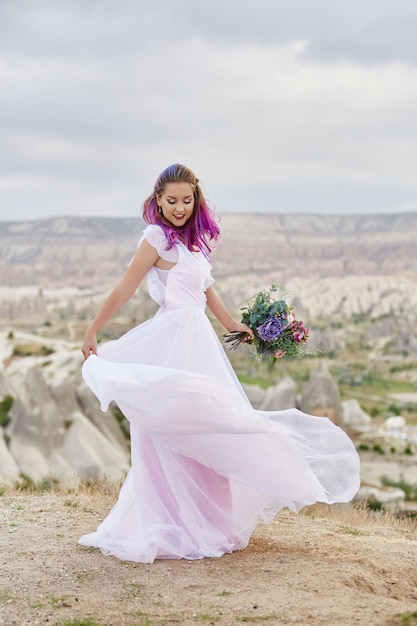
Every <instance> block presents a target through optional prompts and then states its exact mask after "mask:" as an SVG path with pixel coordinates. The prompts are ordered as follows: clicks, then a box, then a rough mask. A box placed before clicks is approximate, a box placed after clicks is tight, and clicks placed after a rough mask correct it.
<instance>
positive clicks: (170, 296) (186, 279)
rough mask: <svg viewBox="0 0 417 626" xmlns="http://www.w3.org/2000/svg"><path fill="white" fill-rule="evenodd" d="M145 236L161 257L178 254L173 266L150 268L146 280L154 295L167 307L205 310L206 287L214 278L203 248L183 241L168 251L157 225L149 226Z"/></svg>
mask: <svg viewBox="0 0 417 626" xmlns="http://www.w3.org/2000/svg"><path fill="white" fill-rule="evenodd" d="M155 229H158V232H155ZM149 233H150V236H148V234H149ZM161 234H162V236H163V239H161ZM143 237H144V238H146V240H147V241H148V242H149V243H150V244H151V245H152V246H153V247H155V248H156V249H157V251H158V254H159V255H160V256H161V257H162V258H167V256H169V259H167V260H172V259H173V258H176V264H175V265H174V266H173V267H171V269H170V270H160V269H159V268H157V267H155V266H154V267H152V268H151V269H150V270H149V272H148V274H147V282H148V289H149V295H150V296H151V298H152V299H153V300H154V301H155V302H156V303H157V304H159V305H160V306H161V307H163V308H165V309H190V308H191V309H200V310H203V311H204V309H205V306H206V296H205V291H206V289H207V288H208V287H209V286H210V285H211V284H213V282H214V279H213V278H212V276H211V265H210V262H209V260H208V259H207V257H206V256H205V255H204V254H203V253H202V252H191V251H190V250H188V248H187V247H186V246H185V245H184V244H182V243H177V244H175V246H174V247H175V250H173V249H171V250H169V251H168V252H169V253H170V254H169V255H167V254H166V252H167V251H166V249H164V248H163V245H164V246H165V247H166V239H165V235H164V234H163V231H162V229H160V228H159V227H158V226H153V225H152V226H148V227H147V228H146V229H145V231H144V235H143Z"/></svg>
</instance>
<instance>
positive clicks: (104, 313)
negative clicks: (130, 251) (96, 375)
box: [81, 239, 159, 359]
mask: <svg viewBox="0 0 417 626" xmlns="http://www.w3.org/2000/svg"><path fill="white" fill-rule="evenodd" d="M158 259H159V255H158V252H157V251H156V249H155V248H154V247H152V246H151V245H150V244H149V243H148V242H147V241H146V239H145V240H144V241H143V242H142V243H141V244H140V246H139V248H138V250H137V252H136V254H135V256H134V257H133V260H132V262H131V263H130V265H129V268H128V270H127V271H126V274H125V275H124V276H123V278H122V279H121V281H120V282H119V283H118V284H117V285H116V287H115V288H114V289H113V291H112V292H111V293H110V295H109V296H108V297H107V298H106V300H105V302H104V303H103V305H102V306H101V307H100V309H99V310H98V312H97V315H96V316H95V317H94V319H93V320H92V322H91V323H90V325H89V327H88V328H87V331H86V333H85V337H84V343H83V345H82V348H81V352H82V353H83V355H84V358H85V359H87V358H88V357H89V356H90V354H97V338H96V335H97V332H98V331H99V330H100V329H101V328H103V326H104V325H105V324H107V322H108V321H109V320H110V319H111V318H112V317H113V315H115V313H117V311H118V310H119V309H120V308H121V307H122V306H123V304H125V303H126V302H127V301H128V300H130V298H131V297H132V296H133V294H134V293H135V291H136V289H137V288H138V287H139V285H140V283H141V282H142V280H143V278H144V277H145V276H146V274H147V272H148V271H149V270H150V268H151V267H152V266H153V265H155V263H156V262H157V260H158Z"/></svg>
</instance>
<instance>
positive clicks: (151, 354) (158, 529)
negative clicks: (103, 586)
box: [80, 310, 359, 563]
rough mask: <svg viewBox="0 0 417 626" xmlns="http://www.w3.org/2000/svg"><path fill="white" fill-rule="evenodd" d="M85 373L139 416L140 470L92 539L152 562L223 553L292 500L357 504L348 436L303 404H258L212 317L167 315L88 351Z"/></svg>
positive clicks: (354, 458) (85, 540)
mask: <svg viewBox="0 0 417 626" xmlns="http://www.w3.org/2000/svg"><path fill="white" fill-rule="evenodd" d="M179 315H181V318H182V319H181V324H179V323H178V321H179V320H178V316H179ZM184 315H185V316H186V317H187V316H188V322H189V323H190V325H188V324H187V323H185V324H184ZM186 322H187V320H186ZM187 328H188V329H190V328H192V329H193V331H197V332H189V331H187ZM196 341H201V342H202V345H204V346H205V350H204V356H203V357H202V352H201V350H199V349H196ZM167 346H169V347H170V348H169V350H167ZM162 355H163V356H162ZM161 365H162V366H161ZM83 375H84V378H85V380H86V382H87V383H88V385H89V386H90V388H91V389H92V390H93V392H94V393H95V394H96V396H97V397H98V398H99V399H100V402H101V406H102V408H103V410H105V409H106V408H107V407H108V404H109V403H110V402H111V401H115V402H116V403H117V405H118V406H119V407H120V409H121V410H122V412H123V413H124V415H126V417H127V418H128V419H129V421H130V426H131V456H132V467H131V470H130V472H129V474H128V476H127V478H126V481H125V483H124V485H123V487H122V489H121V491H120V495H119V499H118V501H117V502H116V504H115V506H114V507H113V509H112V510H111V512H110V513H109V515H108V516H107V517H106V519H105V520H104V521H103V522H102V523H101V524H100V526H99V527H98V528H97V530H96V532H93V533H91V534H88V535H84V536H83V537H81V539H80V543H81V544H82V545H85V546H94V547H97V548H99V549H100V550H101V551H102V552H103V553H104V554H111V555H114V556H116V557H118V558H120V559H123V560H129V561H138V562H146V563H149V562H153V561H154V560H155V559H162V558H170V559H173V558H187V559H199V558H203V557H218V556H220V555H222V554H224V553H230V552H232V551H233V550H237V549H241V548H244V547H245V546H246V545H247V544H248V542H249V539H250V536H251V534H252V532H253V530H254V528H255V526H256V524H257V523H258V522H259V521H260V520H264V521H271V520H272V519H273V518H274V516H275V515H276V514H277V512H278V511H279V510H280V509H282V508H283V507H288V508H290V509H291V510H293V511H299V510H300V509H301V508H302V507H304V506H306V505H308V504H313V503H315V502H326V503H329V504H331V503H335V502H347V501H349V500H351V499H352V498H353V497H354V495H355V494H356V492H357V490H358V488H359V460H358V455H357V453H356V450H355V447H354V445H353V443H352V442H351V440H350V439H349V438H348V436H347V435H346V434H345V433H344V432H343V431H342V430H341V429H340V428H339V427H337V426H335V425H334V424H333V423H332V422H330V421H329V420H328V419H327V418H322V417H314V416H310V415H306V414H304V413H302V412H300V411H298V410H297V409H289V410H286V411H277V412H274V411H271V412H270V411H267V412H265V411H256V410H254V409H253V408H252V406H251V405H250V403H249V401H248V400H247V398H246V396H245V394H244V392H243V390H242V388H241V386H240V384H239V382H238V381H237V378H236V376H235V374H234V372H233V370H232V368H231V366H230V364H229V362H228V360H227V358H226V356H225V354H224V350H223V347H222V346H221V344H220V342H219V341H218V339H217V336H216V335H215V333H214V330H213V329H212V327H211V324H210V322H209V320H208V319H207V318H206V316H205V315H204V314H203V313H201V312H198V311H194V310H190V311H188V312H186V313H184V311H182V312H181V313H179V312H177V311H173V312H170V311H161V312H160V313H158V314H157V315H156V316H155V318H153V320H150V322H146V323H145V324H142V325H140V326H138V327H137V328H136V329H133V330H132V331H130V332H129V333H127V334H126V335H124V336H123V337H121V338H120V339H119V340H117V341H114V342H109V343H108V344H105V345H104V346H103V347H102V348H101V349H100V351H99V355H98V356H97V357H96V356H91V357H89V359H87V361H86V362H85V363H84V366H83Z"/></svg>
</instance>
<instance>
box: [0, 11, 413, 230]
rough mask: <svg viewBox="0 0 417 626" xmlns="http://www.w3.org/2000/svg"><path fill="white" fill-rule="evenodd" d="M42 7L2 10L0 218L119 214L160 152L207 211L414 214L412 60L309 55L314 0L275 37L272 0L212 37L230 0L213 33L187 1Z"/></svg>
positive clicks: (146, 184) (154, 169) (151, 173)
mask: <svg viewBox="0 0 417 626" xmlns="http://www.w3.org/2000/svg"><path fill="white" fill-rule="evenodd" d="M57 4H58V3H54V4H52V3H49V2H44V3H42V2H40V3H33V4H31V3H26V2H22V3H19V7H20V10H17V9H16V10H12V9H11V8H10V4H9V5H7V6H8V9H7V12H6V13H7V15H6V18H7V19H5V20H0V22H1V24H2V25H3V26H2V27H1V28H2V29H3V34H4V33H5V31H6V30H7V33H6V34H7V36H6V37H5V38H4V39H3V44H2V47H3V50H2V52H1V56H0V80H1V82H2V96H1V100H0V107H1V120H2V122H0V124H1V130H0V132H1V137H0V139H1V148H0V168H1V171H2V172H3V175H2V176H1V178H0V202H1V204H0V206H1V207H2V208H1V218H2V219H11V218H20V217H29V216H30V214H32V215H34V216H44V215H53V214H56V213H58V212H59V213H82V214H86V213H87V214H101V215H102V214H108V215H110V214H124V215H127V214H135V213H136V212H137V210H138V205H139V204H140V202H141V200H142V199H144V198H145V197H146V196H147V195H148V193H149V191H150V188H151V187H152V184H153V182H154V179H155V178H156V176H157V174H158V173H159V171H160V170H161V169H162V168H163V167H165V166H166V165H168V164H169V163H172V162H176V161H179V162H185V163H186V164H187V165H189V166H190V167H192V168H193V169H195V170H196V172H197V174H198V176H199V178H200V179H201V180H202V181H203V184H204V187H205V189H206V192H207V194H208V195H209V197H210V198H211V199H213V200H214V201H215V203H216V205H217V207H218V209H219V210H220V211H226V210H234V211H237V210H244V211H250V210H254V211H256V210H258V211H262V212H268V211H276V210H281V211H291V210H293V211H301V212H308V211H319V212H326V211H329V212H340V211H343V212H352V211H362V212H367V211H377V210H380V211H386V210H397V209H399V208H402V207H407V208H408V209H410V208H411V209H412V210H413V209H414V208H416V207H415V204H414V203H415V198H416V191H417V183H416V182H415V180H414V179H415V176H414V172H413V163H415V156H416V141H417V133H416V120H415V110H416V105H417V68H416V66H415V65H414V63H413V62H412V61H411V60H395V59H391V60H390V61H389V62H387V61H379V62H377V63H376V62H372V63H370V62H369V59H368V58H366V59H365V61H361V60H358V58H357V57H358V55H359V53H357V54H356V55H352V56H351V58H348V57H345V56H343V55H339V54H335V55H334V56H333V55H326V54H323V55H320V54H317V53H316V51H317V45H318V44H317V42H318V41H320V38H319V37H316V38H315V36H314V33H315V29H317V28H319V21H320V20H319V16H320V11H321V10H322V11H324V8H326V7H327V10H328V11H330V8H329V7H330V5H329V3H324V2H318V3H317V4H315V7H316V11H317V12H318V15H316V18H317V19H316V24H315V28H312V29H310V30H309V29H307V26H306V25H305V26H303V24H306V16H305V15H304V17H301V21H300V23H301V26H300V27H299V28H298V29H297V32H298V33H299V34H300V36H299V37H298V38H294V37H293V38H292V39H284V36H285V34H286V31H285V28H284V26H285V24H284V25H283V24H281V22H280V26H277V30H278V32H279V33H281V31H282V39H280V37H278V38H277V40H274V39H273V37H272V31H271V25H270V23H271V22H273V21H274V20H273V19H272V18H274V19H277V18H278V17H279V14H280V11H281V12H282V10H283V4H282V3H281V2H277V4H276V5H275V4H274V3H273V2H267V0H262V2H261V3H260V4H259V5H258V4H257V5H256V6H257V12H256V14H254V15H253V20H252V31H251V32H252V37H248V36H245V32H246V31H247V30H248V28H249V25H250V24H251V21H250V15H249V14H248V10H249V9H248V7H247V6H246V5H245V7H243V8H242V10H241V12H240V13H239V16H238V17H237V18H236V23H235V29H234V30H233V31H232V36H230V37H228V38H227V37H226V33H224V35H223V31H224V30H227V26H228V25H229V26H230V25H231V21H232V19H233V11H232V10H231V9H232V6H234V5H235V3H234V2H231V3H230V4H229V3H226V4H223V5H222V6H223V7H224V8H223V12H222V13H221V15H222V19H221V20H220V22H221V25H218V28H217V29H216V28H215V24H214V23H213V24H212V23H211V22H209V23H207V22H206V20H205V18H206V17H207V15H208V13H206V5H205V4H204V6H203V3H201V6H200V3H193V2H190V1H187V0H181V1H180V2H179V4H176V5H175V10H174V8H173V7H174V5H172V4H169V7H170V8H169V10H168V12H167V11H166V9H164V7H165V6H166V3H161V2H159V0H158V1H156V2H154V3H152V6H151V5H150V4H149V6H147V5H146V3H145V7H146V10H145V9H144V8H143V7H144V5H143V4H142V3H134V2H127V0H123V1H122V2H121V3H120V5H119V4H116V3H111V2H108V3H97V2H91V3H88V4H85V3H81V2H71V3H70V2H64V1H61V2H60V3H59V10H57V8H56V7H57ZM301 4H303V3H300V2H296V3H295V4H294V6H293V5H291V6H292V7H293V9H289V10H288V12H287V13H286V18H287V21H286V29H287V31H288V33H290V32H296V29H295V28H291V24H293V23H294V21H295V18H294V14H293V12H292V11H293V10H294V11H295V8H294V7H295V5H297V6H298V8H300V6H301ZM400 4H402V5H404V6H403V8H404V11H405V9H406V8H407V7H408V8H407V10H409V5H408V3H400ZM354 5H355V3H354ZM405 5H407V7H405ZM196 6H200V9H201V13H198V14H197V13H195V11H196ZM210 6H211V7H212V8H213V10H214V11H215V12H216V10H217V9H218V11H217V13H216V15H217V16H219V15H220V13H219V11H220V8H219V7H220V4H219V5H218V6H217V1H216V2H214V4H213V5H210ZM236 6H237V5H236ZM303 6H304V8H305V9H306V10H307V7H308V6H310V5H307V4H305V3H304V5H303ZM338 6H341V5H338ZM355 6H358V5H355ZM389 6H391V7H392V6H393V3H389V2H382V3H381V7H382V15H383V19H388V17H387V16H388V14H389V12H388V8H389ZM39 7H44V8H43V10H39ZM103 7H104V8H103ZM139 7H141V12H139ZM181 8H183V9H184V10H181ZM266 8H269V13H268V12H267V13H265V12H264V14H263V15H264V17H263V18H262V20H260V14H261V13H262V11H263V10H266ZM124 9H126V12H125V11H124ZM186 9H187V10H186ZM1 10H2V11H3V6H2V7H1ZM26 10H27V11H28V12H27V13H26V12H25V11H26ZM251 10H252V11H253V7H252V9H251ZM384 10H385V13H384ZM344 11H345V12H346V11H347V9H346V8H345V9H344ZM405 12H406V11H405ZM307 13H308V11H307ZM348 13H349V15H350V12H349V11H348ZM308 14H310V13H308ZM362 15H363V12H362ZM266 16H269V17H270V18H271V19H266ZM364 19H365V18H364ZM381 19H382V18H381ZM398 21H399V20H398V19H397V22H398ZM220 22H219V24H220ZM276 24H278V22H276ZM12 26H13V28H12ZM338 28H339V30H340V28H341V25H339V27H338ZM245 29H246V30H245ZM323 29H324V26H323ZM323 29H322V30H323ZM284 31H285V32H284ZM336 32H338V31H337V29H336ZM384 32H385V31H384ZM406 32H408V31H406ZM179 33H182V36H178V35H179ZM262 33H263V34H265V37H262ZM303 34H304V35H305V36H301V35H303ZM368 43H369V42H368Z"/></svg>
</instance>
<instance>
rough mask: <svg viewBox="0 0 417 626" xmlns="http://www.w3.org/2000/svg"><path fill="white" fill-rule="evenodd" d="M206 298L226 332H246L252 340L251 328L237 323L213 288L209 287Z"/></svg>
mask: <svg viewBox="0 0 417 626" xmlns="http://www.w3.org/2000/svg"><path fill="white" fill-rule="evenodd" d="M206 298H207V306H208V308H209V309H210V311H211V312H212V313H213V315H214V316H215V317H217V319H218V320H219V322H220V324H222V325H223V326H224V327H225V328H226V330H228V331H229V333H231V332H246V333H248V334H249V337H250V338H252V337H253V332H252V330H251V329H250V328H249V326H246V324H241V323H240V322H236V320H235V319H234V318H233V317H232V316H231V315H230V313H229V311H228V310H227V308H226V306H225V305H224V303H223V301H222V299H221V298H220V296H219V295H218V293H217V292H216V291H215V289H214V288H213V287H209V288H208V289H207V290H206Z"/></svg>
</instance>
